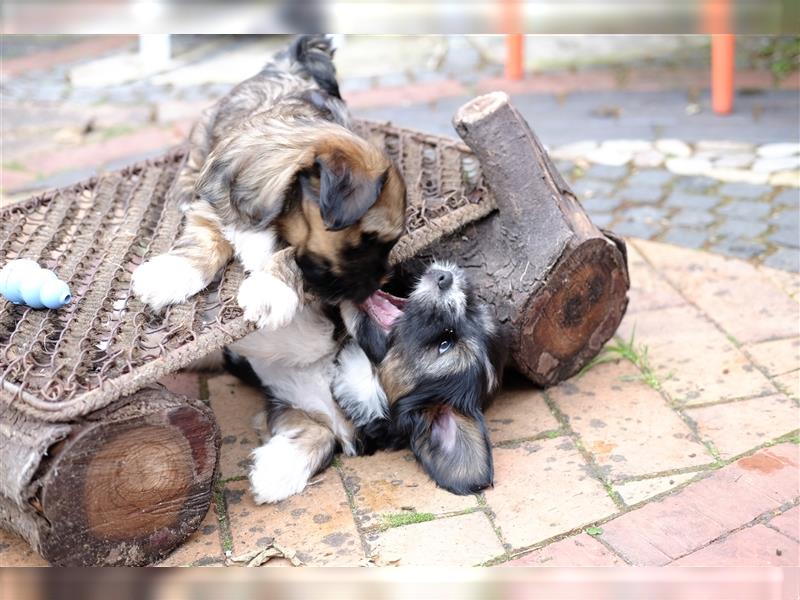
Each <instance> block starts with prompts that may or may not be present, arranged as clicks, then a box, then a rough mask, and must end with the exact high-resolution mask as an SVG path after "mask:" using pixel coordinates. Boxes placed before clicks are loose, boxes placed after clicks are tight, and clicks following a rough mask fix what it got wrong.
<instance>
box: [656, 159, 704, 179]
mask: <svg viewBox="0 0 800 600" xmlns="http://www.w3.org/2000/svg"><path fill="white" fill-rule="evenodd" d="M665 164H666V166H667V169H669V170H670V171H672V172H673V173H675V174H677V175H702V174H704V173H708V172H709V171H710V170H711V161H710V160H708V159H705V158H695V157H693V156H692V157H689V158H668V159H667V161H666V163H665Z"/></svg>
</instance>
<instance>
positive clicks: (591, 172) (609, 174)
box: [586, 165, 628, 181]
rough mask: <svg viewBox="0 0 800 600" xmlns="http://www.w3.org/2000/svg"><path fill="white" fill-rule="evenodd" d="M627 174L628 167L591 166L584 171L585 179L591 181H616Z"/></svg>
mask: <svg viewBox="0 0 800 600" xmlns="http://www.w3.org/2000/svg"><path fill="white" fill-rule="evenodd" d="M627 173H628V167H625V166H611V165H592V166H591V167H589V169H587V171H586V177H589V178H591V179H604V180H608V181H617V180H619V179H622V178H623V177H624V176H625V175H627Z"/></svg>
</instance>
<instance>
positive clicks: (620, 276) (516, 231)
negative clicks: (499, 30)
mask: <svg viewBox="0 0 800 600" xmlns="http://www.w3.org/2000/svg"><path fill="white" fill-rule="evenodd" d="M453 123H454V125H455V128H456V131H457V132H458V134H459V135H460V136H461V137H462V138H463V139H464V141H465V142H466V143H467V144H468V145H469V146H470V148H472V150H473V151H474V152H475V154H476V156H477V157H478V159H479V160H480V163H481V168H482V170H483V174H484V178H485V180H486V183H487V185H488V186H489V188H490V190H491V192H492V193H493V194H494V196H495V199H496V201H497V205H498V208H499V210H498V212H497V213H496V214H494V215H492V216H490V217H488V218H486V219H484V220H483V221H480V222H478V223H475V224H472V225H468V226H467V227H466V228H464V229H463V230H462V231H461V232H460V233H459V234H457V235H455V236H451V237H449V238H446V239H444V240H442V241H440V242H437V243H436V244H434V245H433V246H432V247H431V248H429V249H428V250H427V251H425V252H423V253H422V254H420V255H419V256H418V257H417V259H416V260H414V261H411V263H409V264H407V265H405V269H406V270H407V273H406V274H407V275H413V274H415V273H416V272H418V271H419V269H420V268H421V266H422V265H423V264H425V263H427V262H429V261H430V260H431V259H432V258H439V259H450V260H453V261H454V262H456V263H457V264H459V265H461V266H463V267H464V268H465V269H466V271H467V272H468V274H469V276H470V278H471V280H472V282H473V283H474V285H475V287H476V290H477V292H478V293H479V294H480V295H481V296H482V297H483V298H484V300H486V301H487V302H489V303H490V304H491V305H492V306H493V307H494V310H495V313H496V315H497V316H498V318H499V319H500V321H501V322H502V323H503V324H504V325H505V326H506V329H507V331H508V335H509V337H510V349H511V357H512V359H513V361H514V363H515V366H516V367H517V369H518V370H519V371H520V372H521V373H523V374H524V375H525V376H527V377H528V378H529V379H531V380H532V381H533V382H535V383H537V384H540V385H543V386H547V385H552V384H555V383H558V382H559V381H562V380H563V379H566V378H567V377H569V376H571V375H573V374H575V373H576V372H578V371H579V370H580V369H581V367H583V366H584V365H585V364H586V363H587V362H588V361H589V360H590V359H591V358H592V357H594V356H595V355H596V354H597V353H598V352H599V351H600V349H601V348H602V346H603V344H604V343H605V342H606V341H607V340H608V339H609V338H610V337H611V336H612V335H613V333H614V331H616V329H617V326H618V325H619V323H620V321H621V320H622V316H623V315H624V313H625V309H626V307H627V302H628V301H627V291H628V288H629V286H630V283H629V279H628V267H627V256H626V252H625V243H624V242H623V241H622V240H620V239H619V238H617V237H615V236H613V234H611V233H609V232H604V231H601V230H600V229H598V228H597V227H595V225H594V224H592V222H591V220H590V219H589V217H588V216H587V214H586V212H585V211H584V210H583V208H582V207H581V205H580V203H579V202H578V200H577V199H576V197H575V195H574V194H573V193H572V191H571V190H570V188H569V186H568V185H567V184H566V183H565V181H564V180H563V179H562V177H561V175H560V174H559V173H558V171H557V170H556V168H555V167H554V165H553V163H552V162H551V161H550V158H549V157H548V155H547V152H546V151H545V150H544V148H543V147H542V145H541V143H540V142H539V139H538V138H537V137H536V135H535V134H534V132H533V131H532V130H531V128H530V126H529V125H528V123H527V122H526V121H525V119H524V118H523V117H522V116H521V115H520V113H519V112H518V111H517V110H516V109H515V108H514V106H513V105H512V104H511V103H510V101H509V98H508V96H507V95H506V94H505V93H503V92H494V93H490V94H487V95H485V96H480V97H478V98H475V99H474V100H472V101H470V102H468V103H467V104H465V105H464V106H462V107H461V108H460V109H459V110H458V111H457V113H456V115H455V117H454V119H453Z"/></svg>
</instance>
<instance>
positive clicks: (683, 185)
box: [673, 176, 719, 194]
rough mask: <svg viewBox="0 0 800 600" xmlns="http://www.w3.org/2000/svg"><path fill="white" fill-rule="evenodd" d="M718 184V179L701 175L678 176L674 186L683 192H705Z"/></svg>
mask: <svg viewBox="0 0 800 600" xmlns="http://www.w3.org/2000/svg"><path fill="white" fill-rule="evenodd" d="M718 185H719V181H717V180H716V179H711V178H710V177H703V176H690V177H678V179H676V180H675V184H674V186H673V187H674V188H675V189H676V190H680V191H683V192H692V193H694V194H705V193H707V192H709V191H711V190H713V189H714V188H715V187H717V186H718Z"/></svg>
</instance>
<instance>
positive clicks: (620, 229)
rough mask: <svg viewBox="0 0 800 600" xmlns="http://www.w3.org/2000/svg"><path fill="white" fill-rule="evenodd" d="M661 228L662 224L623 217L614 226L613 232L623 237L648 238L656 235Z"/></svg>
mask: <svg viewBox="0 0 800 600" xmlns="http://www.w3.org/2000/svg"><path fill="white" fill-rule="evenodd" d="M662 229H663V226H662V225H660V224H658V223H652V222H649V223H645V222H644V221H634V220H632V219H625V220H623V221H620V222H619V223H617V224H616V225H615V226H614V233H616V234H618V235H622V236H625V237H634V238H640V239H645V240H649V239H651V238H654V237H655V236H657V235H658V234H659V233H660V232H661V230H662Z"/></svg>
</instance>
